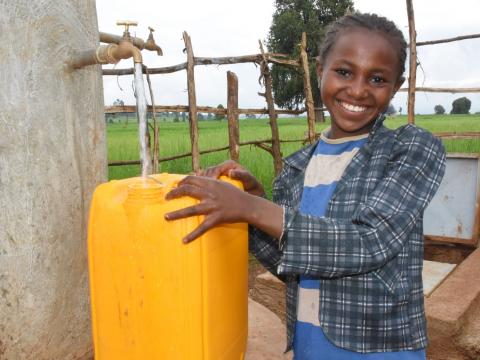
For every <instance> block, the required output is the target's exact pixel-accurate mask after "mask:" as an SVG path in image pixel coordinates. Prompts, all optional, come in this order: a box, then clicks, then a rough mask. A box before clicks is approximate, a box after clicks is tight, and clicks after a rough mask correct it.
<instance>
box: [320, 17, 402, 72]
mask: <svg viewBox="0 0 480 360" xmlns="http://www.w3.org/2000/svg"><path fill="white" fill-rule="evenodd" d="M353 28H363V29H367V30H370V31H377V32H379V33H381V34H383V35H384V36H385V37H387V38H388V39H389V40H390V41H391V43H392V44H393V45H394V46H395V48H396V50H397V52H398V60H399V61H398V62H399V66H400V68H399V77H400V76H402V75H403V73H404V72H405V60H406V58H407V42H406V41H405V38H404V37H403V34H402V32H401V31H400V30H399V29H398V27H397V26H396V25H395V24H394V23H393V21H390V20H388V19H387V18H385V17H383V16H378V15H376V14H368V13H360V12H353V13H350V14H347V15H345V16H342V17H341V18H339V19H337V20H336V21H334V22H333V23H331V24H330V25H329V27H328V29H327V32H326V33H325V36H324V39H323V42H322V44H321V47H320V52H319V55H318V59H319V61H320V62H321V63H322V64H323V63H325V60H326V59H327V56H328V54H329V53H330V51H331V50H332V48H333V45H334V44H335V41H336V40H337V39H338V37H339V36H340V35H341V34H342V32H345V31H346V30H350V29H353Z"/></svg>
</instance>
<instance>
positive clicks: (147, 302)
mask: <svg viewBox="0 0 480 360" xmlns="http://www.w3.org/2000/svg"><path fill="white" fill-rule="evenodd" d="M183 177H184V176H183V175H173V174H158V175H152V176H151V177H150V178H130V179H125V180H118V181H115V180H114V181H110V182H108V183H105V184H102V185H100V186H98V187H97V189H96V190H95V193H94V195H93V200H92V205H91V210H90V220H89V230H88V260H89V272H90V293H91V307H92V325H93V340H94V348H95V360H127V359H128V360H156V359H158V360H175V359H178V360H239V359H243V358H244V353H245V349H246V342H247V307H248V303H247V296H248V284H247V282H248V269H247V268H248V240H247V236H248V235H247V225H246V224H228V225H222V226H218V227H216V228H214V229H211V230H210V231H208V232H207V233H205V234H204V235H203V236H202V237H200V238H199V239H197V240H195V241H193V242H191V243H189V244H187V245H185V244H183V243H182V238H183V237H184V236H185V235H186V234H187V233H189V232H191V231H192V230H193V229H194V228H196V227H197V226H198V225H199V223H200V222H201V221H202V218H201V217H191V218H187V219H181V220H176V221H170V222H167V221H166V220H165V219H164V214H166V213H168V212H171V211H174V210H177V209H180V208H183V207H186V206H191V205H193V204H195V203H197V202H198V201H197V200H195V199H192V198H190V197H183V198H180V199H175V200H170V201H166V200H164V196H165V194H166V193H167V192H168V191H170V189H172V188H173V187H175V186H176V184H177V183H178V182H179V181H180V180H181V179H182V178H183ZM226 181H229V182H231V183H232V184H234V185H236V186H239V187H240V186H241V185H240V184H239V183H238V182H234V181H233V180H226Z"/></svg>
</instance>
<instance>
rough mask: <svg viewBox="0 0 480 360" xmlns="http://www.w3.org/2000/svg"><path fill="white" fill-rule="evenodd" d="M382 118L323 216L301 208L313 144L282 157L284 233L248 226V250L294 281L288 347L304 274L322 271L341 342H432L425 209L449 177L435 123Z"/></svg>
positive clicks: (399, 345)
mask: <svg viewBox="0 0 480 360" xmlns="http://www.w3.org/2000/svg"><path fill="white" fill-rule="evenodd" d="M383 119H384V117H383V116H381V117H379V118H378V119H377V121H376V123H375V125H374V127H373V129H372V130H371V132H370V135H369V138H368V140H367V142H366V144H365V145H364V146H363V147H362V148H361V149H360V151H359V152H358V153H357V154H356V155H355V157H354V158H353V159H352V161H351V163H350V164H349V165H348V167H347V168H346V169H345V172H344V174H343V176H342V178H341V179H340V181H339V183H338V185H337V188H336V190H335V192H334V194H333V196H332V198H331V200H330V202H329V205H328V209H327V213H326V214H327V215H326V217H314V216H311V215H305V214H301V213H300V212H299V211H298V206H299V203H300V199H301V196H302V191H303V184H304V175H305V169H306V167H307V164H308V162H309V160H310V158H311V155H312V153H313V150H314V149H315V146H316V144H313V145H310V146H308V147H306V148H304V149H302V150H300V151H298V152H296V153H294V154H293V155H291V156H289V157H288V158H286V159H284V164H285V166H284V168H283V170H282V172H281V174H280V175H279V176H278V177H277V179H275V182H274V187H273V200H274V201H275V202H276V203H278V204H280V205H282V206H283V207H284V209H285V215H284V232H283V235H282V238H281V239H280V243H279V241H278V240H277V239H274V238H272V237H270V236H268V235H267V234H265V233H263V232H262V231H261V230H259V229H256V228H254V227H252V226H251V227H250V241H249V247H250V251H251V252H252V253H253V254H254V255H255V256H256V257H257V258H258V259H259V260H260V262H261V263H262V264H263V265H264V266H266V267H267V268H268V269H269V270H270V271H271V272H272V273H274V274H275V275H277V276H278V277H279V278H281V279H282V280H283V281H285V282H286V285H287V294H286V296H287V341H288V343H287V350H290V349H291V347H292V341H293V335H294V334H293V333H294V328H295V319H296V314H297V308H296V306H297V293H298V278H299V275H310V276H314V277H318V278H319V280H320V299H319V302H320V310H319V315H318V316H319V321H320V325H321V326H322V329H323V331H324V333H325V335H326V336H327V337H328V338H329V339H330V340H331V341H332V342H333V343H334V344H335V345H337V346H339V347H341V348H345V349H349V350H353V351H357V352H362V353H368V352H385V351H400V350H416V349H421V348H425V347H426V345H427V336H426V320H425V310H424V303H423V285H422V264H423V211H424V209H425V207H426V206H427V205H428V203H429V202H430V200H431V199H432V197H433V195H434V194H435V192H436V190H437V188H438V186H439V185H440V182H441V180H442V177H443V174H444V170H445V151H444V148H443V146H442V144H441V142H440V140H438V139H436V138H435V137H433V136H432V135H431V134H430V133H429V132H427V131H424V130H422V129H420V128H417V127H415V126H413V125H406V126H403V127H401V128H398V129H396V130H389V129H387V128H385V127H384V126H383V125H382V123H383ZM327 171H328V169H327Z"/></svg>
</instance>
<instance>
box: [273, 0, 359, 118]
mask: <svg viewBox="0 0 480 360" xmlns="http://www.w3.org/2000/svg"><path fill="white" fill-rule="evenodd" d="M275 7H276V10H275V13H274V14H273V19H272V25H271V26H270V32H269V36H268V42H267V46H268V50H269V51H270V52H273V53H284V54H289V55H290V56H291V57H292V58H297V59H298V55H299V46H298V44H299V43H300V41H301V38H302V32H304V31H305V32H306V33H307V55H308V58H309V59H310V82H311V85H312V93H313V99H314V104H315V107H321V104H322V103H321V99H320V93H319V90H318V85H317V76H316V70H315V61H313V59H315V57H316V56H317V55H318V51H319V44H320V42H321V40H322V39H323V35H324V33H325V27H326V26H327V25H328V24H330V23H331V22H332V21H334V20H335V19H337V18H339V17H341V16H342V15H344V14H345V13H346V12H348V11H353V1H352V0H275ZM272 80H273V92H274V98H275V103H276V104H277V105H278V106H279V107H282V108H288V109H293V108H298V105H299V104H300V103H302V102H303V101H304V100H305V94H304V91H303V75H302V73H301V72H300V70H298V69H293V68H286V67H284V66H280V65H273V66H272Z"/></svg>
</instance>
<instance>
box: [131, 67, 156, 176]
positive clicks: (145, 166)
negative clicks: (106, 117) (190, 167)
mask: <svg viewBox="0 0 480 360" xmlns="http://www.w3.org/2000/svg"><path fill="white" fill-rule="evenodd" d="M134 77H135V95H136V98H137V113H138V120H139V123H138V136H139V139H138V140H139V143H140V161H141V164H142V177H147V176H148V175H149V174H150V173H151V164H152V161H151V159H150V153H149V151H148V148H147V130H148V129H147V98H146V97H145V87H144V85H143V73H142V64H141V63H135V71H134Z"/></svg>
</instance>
